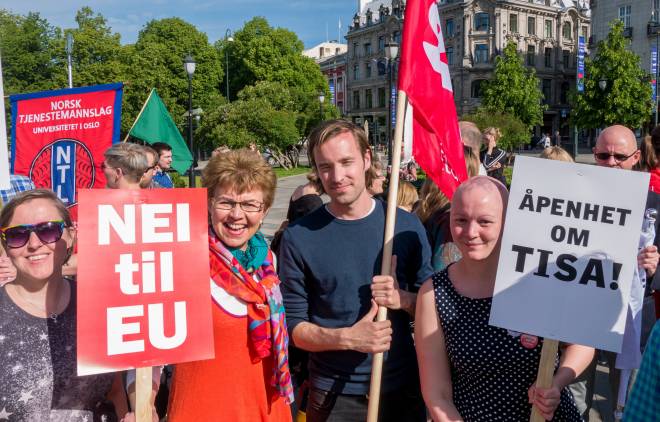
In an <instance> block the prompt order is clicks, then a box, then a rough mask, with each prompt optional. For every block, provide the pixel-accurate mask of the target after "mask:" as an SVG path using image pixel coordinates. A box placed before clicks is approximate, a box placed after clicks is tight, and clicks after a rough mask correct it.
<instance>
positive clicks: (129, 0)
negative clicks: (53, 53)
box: [0, 0, 357, 48]
mask: <svg viewBox="0 0 660 422" xmlns="http://www.w3.org/2000/svg"><path fill="white" fill-rule="evenodd" d="M83 6H89V7H91V8H92V9H93V10H94V11H95V12H97V13H101V14H102V15H103V16H105V18H106V19H107V20H108V23H109V25H110V26H111V27H112V29H113V30H114V31H115V32H119V33H120V34H121V40H122V43H124V44H126V43H132V42H135V40H136V39H137V36H138V32H139V31H140V29H141V28H142V27H143V26H144V24H145V23H147V22H148V21H150V20H152V19H162V18H169V17H173V16H176V17H179V18H182V19H184V20H186V21H188V22H190V23H192V24H194V25H195V26H196V27H197V28H198V29H199V30H201V31H203V32H205V33H206V34H207V35H208V37H209V41H210V42H212V43H213V42H215V41H216V40H218V39H220V38H223V37H224V36H225V31H226V30H227V29H231V30H232V31H233V30H236V29H239V28H241V27H242V26H243V24H244V23H245V22H246V21H248V20H250V19H251V18H252V17H254V16H264V17H265V18H266V19H268V22H269V23H270V24H271V26H276V27H284V28H287V29H290V30H292V31H293V32H295V33H296V34H297V35H298V37H299V38H300V39H301V40H302V41H303V42H304V43H305V48H309V47H312V46H314V45H316V44H318V43H320V42H323V41H325V40H326V26H327V33H328V37H329V39H330V40H333V39H336V38H337V33H338V21H339V19H340V18H341V22H342V37H343V36H344V35H346V29H347V26H348V24H349V23H350V19H351V18H352V16H353V15H354V14H355V12H356V8H357V0H270V1H269V0H233V1H232V0H215V1H211V0H178V1H171V0H86V1H79V0H63V1H62V0H59V1H58V0H27V1H17V0H11V1H9V0H0V8H2V9H7V10H10V11H12V12H14V13H18V14H25V13H27V12H30V11H32V12H39V13H40V14H41V16H42V17H44V18H46V19H47V20H48V21H49V22H50V23H51V24H52V25H55V26H59V27H62V28H71V27H74V26H75V20H74V18H75V14H76V11H77V10H78V9H80V8H81V7H83ZM343 42H345V40H343Z"/></svg>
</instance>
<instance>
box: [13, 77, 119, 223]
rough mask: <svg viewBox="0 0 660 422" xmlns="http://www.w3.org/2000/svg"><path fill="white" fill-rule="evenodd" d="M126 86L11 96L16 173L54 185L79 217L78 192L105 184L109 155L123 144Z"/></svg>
mask: <svg viewBox="0 0 660 422" xmlns="http://www.w3.org/2000/svg"><path fill="white" fill-rule="evenodd" d="M122 88H123V85H122V84H107V85H96V86H86V87H79V88H73V89H63V90H58V91H43V92H34V93H29V94H19V95H12V96H10V101H11V114H12V132H11V136H12V142H11V146H12V154H11V158H12V173H15V174H24V175H27V176H28V177H30V178H31V179H32V180H33V181H34V184H35V186H36V187H38V188H42V187H43V188H50V189H52V190H53V191H54V192H55V193H57V196H59V197H60V199H61V200H62V201H63V202H64V203H65V204H66V205H67V206H68V207H70V208H71V213H72V216H73V218H74V220H76V219H77V207H76V204H77V203H78V191H79V190H80V189H85V188H101V187H104V186H105V176H104V174H103V169H101V163H102V162H103V153H104V152H105V150H107V149H108V148H110V146H112V144H113V143H116V142H119V129H120V126H121V125H120V123H121V99H122Z"/></svg>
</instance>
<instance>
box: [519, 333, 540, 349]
mask: <svg viewBox="0 0 660 422" xmlns="http://www.w3.org/2000/svg"><path fill="white" fill-rule="evenodd" d="M520 344H522V345H523V347H524V348H525V349H533V348H535V347H536V346H537V345H538V344H539V338H538V337H536V336H533V335H531V334H521V335H520Z"/></svg>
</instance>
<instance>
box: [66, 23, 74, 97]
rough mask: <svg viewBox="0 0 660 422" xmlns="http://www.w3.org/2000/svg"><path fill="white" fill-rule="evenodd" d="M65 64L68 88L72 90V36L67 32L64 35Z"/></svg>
mask: <svg viewBox="0 0 660 422" xmlns="http://www.w3.org/2000/svg"><path fill="white" fill-rule="evenodd" d="M65 49H66V62H67V67H68V71H69V88H73V65H72V63H73V62H72V61H71V54H73V34H72V33H71V32H67V34H66V46H65Z"/></svg>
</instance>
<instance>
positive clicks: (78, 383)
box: [0, 189, 127, 421]
mask: <svg viewBox="0 0 660 422" xmlns="http://www.w3.org/2000/svg"><path fill="white" fill-rule="evenodd" d="M0 226H1V227H2V245H3V247H4V248H5V250H6V251H7V256H8V257H9V259H10V260H11V262H12V264H13V265H14V267H15V268H16V270H17V276H16V279H15V280H14V281H12V282H11V283H8V284H5V285H4V287H3V288H0V338H1V339H2V340H1V341H0V343H1V344H2V353H1V354H0V385H2V387H1V389H2V398H1V399H0V400H1V401H0V408H1V409H2V412H3V417H4V418H8V417H9V416H11V418H10V420H17V421H42V420H43V421H71V420H89V421H92V420H94V421H97V420H101V417H102V416H103V415H106V416H109V415H112V410H106V409H107V407H104V406H101V405H100V404H101V403H104V402H105V400H106V398H107V397H109V398H111V400H112V402H113V404H114V409H115V412H116V413H117V414H118V415H122V416H123V415H124V414H125V413H126V412H127V405H126V395H125V393H124V390H123V388H122V381H121V377H120V376H119V375H117V374H101V375H92V376H86V377H78V376H77V375H76V347H77V341H76V301H77V297H76V286H75V282H74V281H73V280H72V279H68V278H65V277H64V276H63V275H62V266H63V264H64V263H65V262H66V260H67V259H68V258H69V256H70V255H71V253H72V250H73V244H74V240H75V229H74V228H73V224H72V221H71V216H70V215H69V212H68V210H67V208H66V206H65V205H64V204H63V203H62V202H61V201H60V200H59V199H58V198H57V196H56V195H55V193H54V192H52V191H50V190H46V189H36V190H32V191H28V192H24V193H21V194H19V195H18V196H16V197H15V198H14V199H13V200H12V201H11V202H9V203H7V204H5V206H4V208H3V209H2V212H1V213H0ZM110 409H112V406H110Z"/></svg>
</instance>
